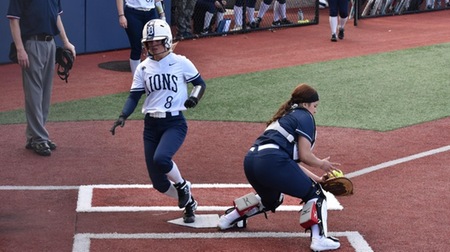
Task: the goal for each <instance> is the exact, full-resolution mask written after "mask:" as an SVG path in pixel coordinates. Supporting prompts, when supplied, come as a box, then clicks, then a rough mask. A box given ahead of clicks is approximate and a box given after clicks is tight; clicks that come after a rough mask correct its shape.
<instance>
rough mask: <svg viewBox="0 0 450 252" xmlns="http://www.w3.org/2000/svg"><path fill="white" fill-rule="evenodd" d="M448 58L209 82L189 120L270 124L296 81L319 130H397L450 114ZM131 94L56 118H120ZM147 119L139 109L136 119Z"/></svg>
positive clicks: (315, 67)
mask: <svg viewBox="0 0 450 252" xmlns="http://www.w3.org/2000/svg"><path fill="white" fill-rule="evenodd" d="M448 59H450V43H446V44H440V45H434V46H427V47H420V48H414V49H407V50H400V51H395V52H388V53H380V54H375V55H369V56H362V57H354V58H347V59H342V60H334V61H327V62H320V63H315V64H307V65H300V66H294V67H288V68H283V69H276V70H270V71H261V72H254V73H248V74H240V75H233V76H228V77H221V78H215V79H209V80H206V83H207V90H206V93H205V95H204V98H203V99H202V100H201V102H200V103H199V106H197V107H196V108H195V109H192V110H189V111H186V112H185V115H186V118H187V119H189V120H214V121H245V122H265V121H267V120H268V119H269V118H270V117H271V116H272V115H273V113H275V111H276V110H277V109H278V107H279V106H280V104H281V103H283V102H284V101H285V100H287V99H288V98H289V96H290V93H291V91H292V90H293V89H294V87H295V86H296V85H297V84H299V83H308V84H310V85H311V86H313V87H315V88H316V89H317V90H318V92H319V95H320V102H321V103H320V105H319V108H318V109H319V110H318V113H317V114H316V123H317V124H318V125H320V126H336V127H350V128H359V129H369V130H377V131H387V130H393V129H397V128H401V127H406V126H409V125H414V124H418V123H422V122H426V121H432V120H436V119H439V118H443V117H447V116H449V115H450V78H449V69H450V63H449V60H448ZM194 64H195V62H194ZM127 96H128V93H121V94H115V95H107V96H101V97H96V98H92V99H83V100H78V101H71V102H63V103H57V104H54V105H52V107H51V112H50V118H49V121H77V120H114V119H116V118H117V116H118V115H119V114H120V111H121V109H122V106H123V104H124V102H125V99H126V97H127ZM143 99H144V97H142V99H141V104H142V101H143ZM141 118H143V116H142V114H141V113H140V105H139V107H138V108H136V111H135V113H134V114H133V115H132V116H131V117H130V119H141ZM24 122H25V116H24V112H23V110H15V111H7V112H3V113H0V124H12V123H24Z"/></svg>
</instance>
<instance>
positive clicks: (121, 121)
mask: <svg viewBox="0 0 450 252" xmlns="http://www.w3.org/2000/svg"><path fill="white" fill-rule="evenodd" d="M125 120H126V118H125V116H119V119H117V121H115V122H114V125H113V126H112V128H111V129H110V130H109V131H111V134H112V135H113V136H114V134H116V127H117V126H120V127H123V126H125Z"/></svg>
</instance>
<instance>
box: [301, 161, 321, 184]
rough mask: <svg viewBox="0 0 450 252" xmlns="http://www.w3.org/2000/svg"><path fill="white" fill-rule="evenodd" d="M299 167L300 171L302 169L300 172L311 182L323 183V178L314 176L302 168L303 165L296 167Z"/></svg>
mask: <svg viewBox="0 0 450 252" xmlns="http://www.w3.org/2000/svg"><path fill="white" fill-rule="evenodd" d="M298 166H299V167H300V169H302V171H303V172H304V173H305V174H306V175H308V177H310V178H311V179H312V180H314V181H315V182H317V183H320V182H323V176H322V177H319V176H317V175H316V174H314V173H313V172H312V171H310V170H308V169H307V168H306V167H304V166H303V165H300V164H299V165H298Z"/></svg>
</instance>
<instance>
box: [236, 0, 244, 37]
mask: <svg viewBox="0 0 450 252" xmlns="http://www.w3.org/2000/svg"><path fill="white" fill-rule="evenodd" d="M243 5H244V0H236V2H235V4H234V7H233V11H234V28H233V31H238V30H241V29H242V19H243V15H242V6H243Z"/></svg>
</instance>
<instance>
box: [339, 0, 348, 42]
mask: <svg viewBox="0 0 450 252" xmlns="http://www.w3.org/2000/svg"><path fill="white" fill-rule="evenodd" d="M338 4H339V5H338V8H339V33H338V38H339V39H344V30H345V24H346V23H347V20H348V1H347V0H338Z"/></svg>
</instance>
